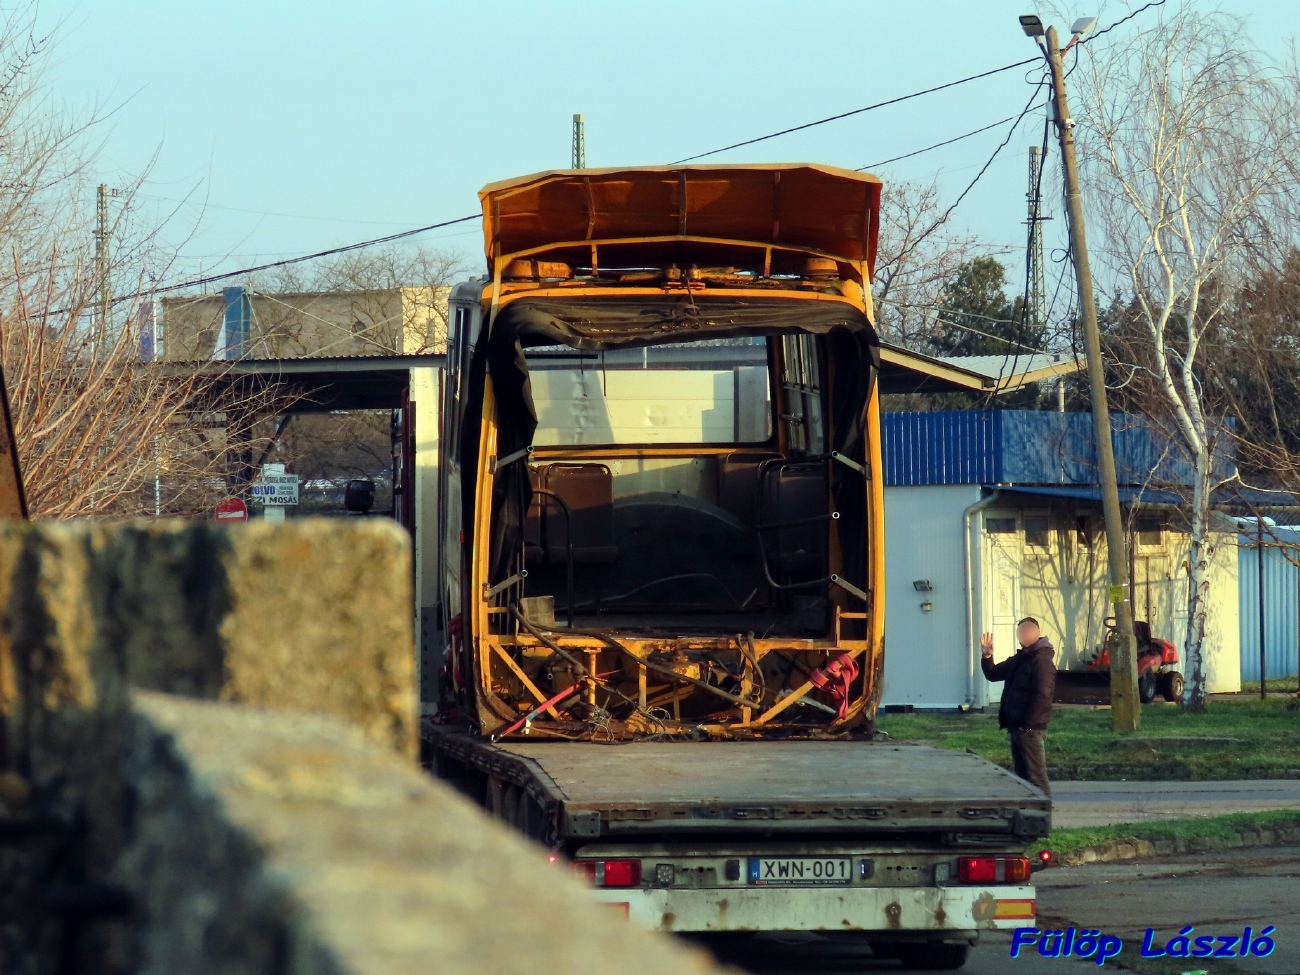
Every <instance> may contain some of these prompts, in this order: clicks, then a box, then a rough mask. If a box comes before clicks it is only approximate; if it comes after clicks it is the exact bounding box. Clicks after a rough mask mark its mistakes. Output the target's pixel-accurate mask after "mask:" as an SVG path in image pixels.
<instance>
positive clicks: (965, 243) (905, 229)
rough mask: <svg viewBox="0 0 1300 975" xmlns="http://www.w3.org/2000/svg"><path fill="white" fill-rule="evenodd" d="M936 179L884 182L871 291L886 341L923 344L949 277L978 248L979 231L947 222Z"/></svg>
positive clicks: (930, 334) (913, 345)
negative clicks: (970, 232)
mask: <svg viewBox="0 0 1300 975" xmlns="http://www.w3.org/2000/svg"><path fill="white" fill-rule="evenodd" d="M948 216H949V208H947V207H946V206H945V205H944V202H943V199H942V196H941V194H940V191H939V186H938V183H937V182H936V181H931V182H929V183H908V182H898V183H886V184H885V189H884V192H883V194H882V197H881V202H880V241H879V245H878V249H877V255H876V277H875V281H874V282H873V285H872V297H873V299H874V300H875V304H876V328H877V330H878V331H879V332H880V336H881V338H883V339H886V340H887V341H890V342H893V343H896V344H898V345H901V346H903V347H905V348H909V349H918V350H919V349H924V348H927V347H928V346H929V345H930V341H931V339H932V338H933V334H934V329H935V320H936V310H937V309H938V308H939V307H940V306H941V304H942V301H943V296H944V292H945V290H946V289H947V287H948V283H949V282H950V281H951V280H952V279H953V278H954V277H956V275H957V274H958V272H959V271H960V270H961V268H962V266H963V265H964V264H965V263H966V262H967V261H968V260H970V258H971V256H972V255H973V254H974V252H975V251H976V249H977V248H976V239H975V237H973V236H971V235H967V234H961V233H958V232H956V231H954V230H953V229H952V228H951V227H949V226H948V225H947V224H948Z"/></svg>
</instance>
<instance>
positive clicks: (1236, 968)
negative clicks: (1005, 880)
mask: <svg viewBox="0 0 1300 975" xmlns="http://www.w3.org/2000/svg"><path fill="white" fill-rule="evenodd" d="M1035 883H1036V885H1037V887H1038V911H1039V915H1038V927H1039V928H1040V929H1043V930H1059V929H1063V928H1066V927H1069V926H1070V925H1074V926H1075V927H1077V928H1086V927H1092V928H1098V929H1099V930H1101V931H1103V932H1105V933H1107V934H1111V935H1116V936H1118V937H1120V938H1122V939H1123V941H1124V945H1125V948H1124V951H1123V953H1122V954H1121V955H1120V956H1119V958H1118V959H1112V960H1110V961H1109V962H1107V964H1106V965H1105V967H1104V969H1102V970H1103V971H1123V970H1129V971H1137V972H1149V973H1158V975H1170V973H1182V972H1197V971H1206V972H1210V973H1212V975H1240V973H1246V972H1250V973H1261V975H1298V973H1300V848H1297V847H1283V848H1278V849H1275V850H1249V851H1247V850H1233V851H1227V852H1225V853H1221V854H1215V855H1214V857H1213V859H1209V860H1207V859H1205V858H1204V857H1203V856H1200V855H1186V856H1175V857H1162V858H1159V859H1156V860H1152V861H1150V862H1146V863H1132V862H1127V863H1106V864H1094V865H1090V866H1086V867H1059V868H1055V869H1052V870H1047V871H1044V872H1042V873H1039V874H1036V875H1035ZM1189 924H1190V925H1194V926H1195V932H1194V933H1193V936H1196V935H1207V934H1213V935H1231V934H1233V933H1234V932H1235V933H1236V934H1237V935H1240V934H1241V931H1242V929H1243V928H1244V927H1246V926H1247V925H1249V926H1251V927H1252V928H1254V930H1255V931H1256V932H1259V931H1260V930H1262V929H1263V928H1265V927H1266V926H1267V925H1270V924H1271V925H1274V926H1275V927H1276V929H1277V930H1276V931H1275V932H1274V934H1273V938H1274V940H1275V942H1276V949H1275V951H1274V952H1273V953H1272V954H1271V955H1270V956H1269V957H1267V958H1262V959H1261V958H1253V957H1252V958H1236V959H1233V960H1231V961H1221V960H1218V959H1212V958H1210V959H1193V958H1188V959H1185V960H1183V959H1179V960H1176V961H1175V960H1173V959H1169V958H1160V959H1142V958H1141V957H1140V951H1139V948H1140V946H1141V943H1142V938H1143V935H1144V934H1145V931H1146V928H1147V927H1152V928H1154V929H1155V930H1156V932H1157V939H1156V943H1157V944H1163V943H1164V942H1165V941H1167V940H1168V939H1169V938H1171V937H1174V936H1175V935H1177V933H1178V931H1179V929H1180V928H1182V927H1183V926H1185V925H1189ZM1010 940H1011V939H1010V935H1009V934H997V935H993V936H988V937H985V938H983V939H982V940H981V942H980V944H979V945H978V946H977V947H976V949H975V951H973V952H972V953H971V957H970V960H969V961H968V962H967V963H966V967H965V968H963V969H962V971H963V972H964V973H965V975H1070V973H1075V975H1078V973H1081V972H1085V971H1089V972H1096V971H1098V967H1097V965H1096V964H1095V963H1094V962H1093V961H1091V960H1087V961H1085V960H1081V959H1077V958H1069V959H1065V958H1062V959H1054V958H1042V957H1040V956H1039V955H1037V953H1036V952H1035V951H1033V950H1032V949H1031V950H1029V951H1028V952H1024V951H1022V952H1021V954H1020V956H1019V957H1018V958H1014V959H1013V958H1011V957H1010V955H1009V951H1008V947H1009V945H1010ZM721 957H722V959H723V960H724V961H728V962H731V963H732V964H735V965H737V966H738V967H740V968H741V969H742V970H744V971H747V972H750V973H751V975H852V973H858V972H860V973H862V975H873V973H885V972H891V971H894V972H896V971H900V969H899V967H898V965H897V963H896V962H893V961H884V960H877V959H874V958H872V957H871V955H870V950H869V949H867V948H866V947H865V946H863V945H861V944H854V943H852V942H843V941H841V942H827V941H811V942H806V943H804V944H783V943H781V942H777V941H770V940H768V941H763V942H761V943H760V942H751V943H750V944H749V945H747V946H741V947H733V948H731V949H729V950H727V951H725V952H724V953H722V954H721Z"/></svg>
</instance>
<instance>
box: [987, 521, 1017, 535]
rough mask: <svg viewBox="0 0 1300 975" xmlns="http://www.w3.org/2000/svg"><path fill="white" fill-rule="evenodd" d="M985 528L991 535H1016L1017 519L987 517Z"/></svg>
mask: <svg viewBox="0 0 1300 975" xmlns="http://www.w3.org/2000/svg"><path fill="white" fill-rule="evenodd" d="M984 530H985V531H986V532H988V533H989V534H990V535H1014V534H1015V533H1016V519H1014V518H986V519H985V520H984Z"/></svg>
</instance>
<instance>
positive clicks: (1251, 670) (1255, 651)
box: [1237, 528, 1300, 681]
mask: <svg viewBox="0 0 1300 975" xmlns="http://www.w3.org/2000/svg"><path fill="white" fill-rule="evenodd" d="M1274 534H1276V535H1279V536H1282V537H1281V538H1280V539H1279V541H1283V542H1292V543H1296V544H1300V532H1297V531H1295V530H1294V529H1292V530H1290V531H1287V530H1286V529H1282V528H1277V529H1274ZM1239 545H1240V547H1239V548H1238V549H1237V571H1238V576H1239V583H1240V588H1239V592H1240V594H1241V595H1240V604H1239V605H1240V616H1241V679H1242V680H1250V681H1255V680H1259V556H1258V554H1257V552H1256V549H1255V537H1254V535H1241V536H1239ZM1289 554H1290V558H1288V557H1287V555H1288V553H1287V552H1285V551H1283V550H1282V549H1280V548H1278V547H1277V545H1276V544H1273V545H1270V544H1268V542H1267V541H1266V542H1265V545H1264V647H1265V654H1266V657H1267V660H1266V661H1265V663H1266V665H1267V668H1268V675H1267V676H1268V679H1269V680H1270V681H1271V680H1273V679H1274V678H1282V677H1295V676H1296V675H1297V674H1298V673H1300V570H1298V569H1297V568H1296V566H1295V564H1294V563H1293V561H1292V560H1293V559H1296V558H1297V556H1300V551H1298V550H1297V549H1291V550H1290V553H1289Z"/></svg>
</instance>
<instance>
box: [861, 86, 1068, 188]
mask: <svg viewBox="0 0 1300 975" xmlns="http://www.w3.org/2000/svg"><path fill="white" fill-rule="evenodd" d="M1043 104H1044V105H1046V104H1047V103H1046V102H1044V103H1043ZM1017 118H1019V116H1018V115H1008V116H1007V117H1006V118H1003V119H998V120H997V121H996V122H990V123H989V124H988V125H985V126H982V127H980V128H978V129H974V130H972V131H970V132H966V133H963V134H962V135H958V136H954V137H953V138H951V139H945V140H944V141H943V142H936V143H935V144H934V145H932V146H926V147H925V148H924V149H917V150H915V151H913V152H905V153H903V154H902V155H901V156H891V157H890V158H888V159H882V160H881V161H880V162H874V163H867V165H865V166H859V167H858V168H857V172H859V173H861V172H865V171H866V170H868V169H875V168H876V167H877V166H888V165H889V164H890V163H894V162H898V161H899V160H900V159H911V158H912V157H913V156H919V155H920V154H921V153H923V152H929V151H930V150H931V149H941V148H943V147H944V146H950V145H952V144H953V143H954V142H960V141H961V140H962V139H969V138H970V137H971V136H973V135H979V134H980V133H981V132H987V131H988V130H989V129H996V128H997V127H998V126H999V125H1006V124H1007V123H1008V122H1013V121H1015V120H1016V119H1017Z"/></svg>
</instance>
